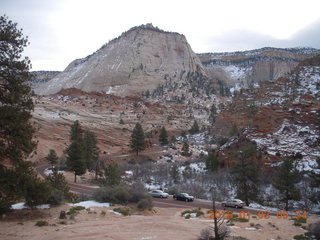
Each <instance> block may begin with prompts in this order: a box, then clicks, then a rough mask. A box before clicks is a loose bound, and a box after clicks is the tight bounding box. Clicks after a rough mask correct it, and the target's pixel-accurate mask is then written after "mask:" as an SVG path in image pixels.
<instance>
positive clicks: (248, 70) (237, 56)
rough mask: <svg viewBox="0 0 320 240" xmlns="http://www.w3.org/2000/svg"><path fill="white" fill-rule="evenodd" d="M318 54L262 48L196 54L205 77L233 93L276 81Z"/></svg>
mask: <svg viewBox="0 0 320 240" xmlns="http://www.w3.org/2000/svg"><path fill="white" fill-rule="evenodd" d="M319 53H320V50H317V49H312V48H287V49H280V48H262V49H257V50H251V51H244V52H231V53H205V54H198V56H199V58H200V60H201V62H202V64H203V65H204V67H205V71H206V73H207V75H208V76H209V77H210V78H212V79H216V80H218V81H223V82H225V83H227V84H228V85H229V86H230V87H234V89H239V88H243V87H244V88H247V87H249V86H254V85H257V84H260V83H261V82H262V81H266V80H269V81H270V80H276V79H278V78H279V77H281V76H284V75H286V74H287V73H289V72H291V71H292V70H293V69H294V68H295V67H296V66H297V65H298V64H299V62H300V61H302V60H304V59H307V58H310V57H313V56H315V55H317V54H319Z"/></svg>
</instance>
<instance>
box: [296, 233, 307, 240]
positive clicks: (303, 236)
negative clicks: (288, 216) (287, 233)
mask: <svg viewBox="0 0 320 240" xmlns="http://www.w3.org/2000/svg"><path fill="white" fill-rule="evenodd" d="M293 239H294V240H305V239H307V238H306V236H305V235H303V234H301V235H295V236H294V237H293Z"/></svg>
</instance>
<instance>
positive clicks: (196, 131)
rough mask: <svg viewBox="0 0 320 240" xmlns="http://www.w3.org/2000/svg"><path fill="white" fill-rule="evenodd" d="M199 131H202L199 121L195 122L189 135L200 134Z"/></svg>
mask: <svg viewBox="0 0 320 240" xmlns="http://www.w3.org/2000/svg"><path fill="white" fill-rule="evenodd" d="M199 131H200V129H199V125H198V122H197V120H194V122H193V125H192V127H191V129H190V130H189V133H191V134H195V133H198V132H199Z"/></svg>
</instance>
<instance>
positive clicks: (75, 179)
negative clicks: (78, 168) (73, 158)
mask: <svg viewBox="0 0 320 240" xmlns="http://www.w3.org/2000/svg"><path fill="white" fill-rule="evenodd" d="M74 182H75V183H76V182H77V174H76V173H74Z"/></svg>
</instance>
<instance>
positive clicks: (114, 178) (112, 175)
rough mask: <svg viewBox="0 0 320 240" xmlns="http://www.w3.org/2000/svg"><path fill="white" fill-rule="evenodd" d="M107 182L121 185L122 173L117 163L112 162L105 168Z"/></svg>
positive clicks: (112, 184) (107, 183)
mask: <svg viewBox="0 0 320 240" xmlns="http://www.w3.org/2000/svg"><path fill="white" fill-rule="evenodd" d="M105 177H106V180H105V183H106V185H109V186H115V185H119V184H120V182H121V174H120V171H119V168H118V165H117V164H115V163H112V164H110V165H109V166H108V167H107V168H106V170H105Z"/></svg>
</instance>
